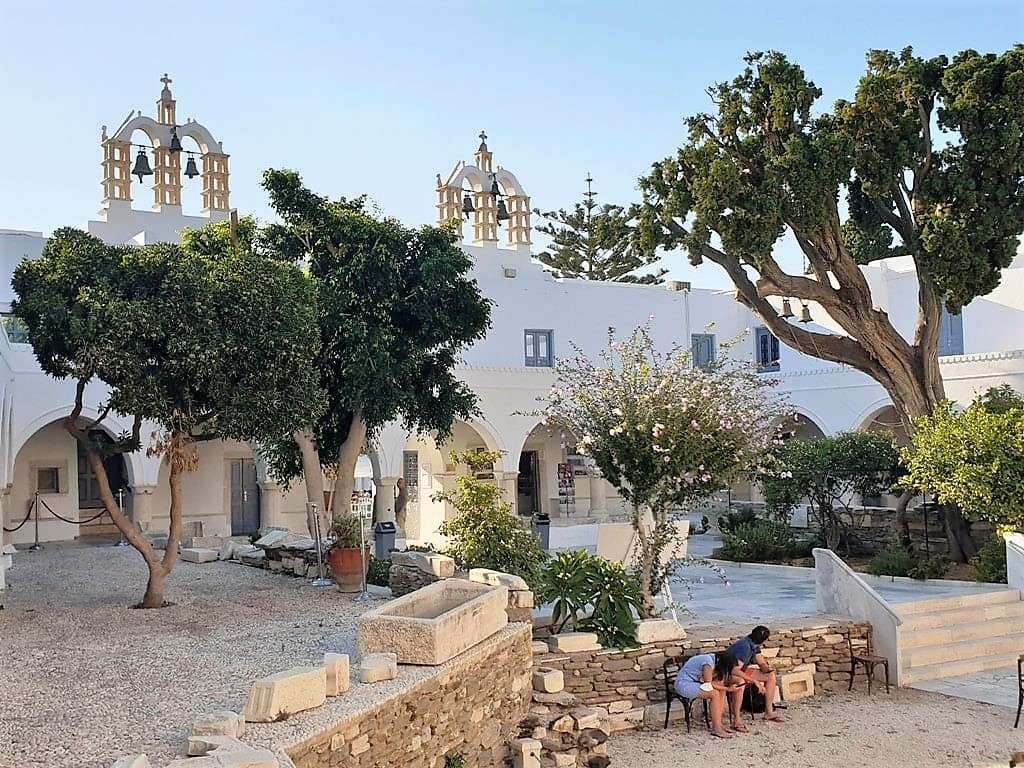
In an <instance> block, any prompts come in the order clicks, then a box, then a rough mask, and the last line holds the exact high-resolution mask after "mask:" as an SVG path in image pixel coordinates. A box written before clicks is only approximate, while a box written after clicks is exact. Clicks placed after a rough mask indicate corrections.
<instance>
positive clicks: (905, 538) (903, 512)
mask: <svg viewBox="0 0 1024 768" xmlns="http://www.w3.org/2000/svg"><path fill="white" fill-rule="evenodd" d="M912 498H913V493H912V492H911V491H910V490H909V489H908V490H906V491H904V492H903V493H901V494H900V498H899V501H897V502H896V530H897V531H898V532H899V537H900V546H901V547H903V549H905V550H907V552H910V553H911V554H913V552H914V540H913V539H912V538H911V536H910V514H909V513H908V512H907V507H908V506H909V505H910V500H911V499H912ZM925 514H928V513H927V511H926V512H925Z"/></svg>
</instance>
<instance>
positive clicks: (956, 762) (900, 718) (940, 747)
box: [608, 689, 1024, 768]
mask: <svg viewBox="0 0 1024 768" xmlns="http://www.w3.org/2000/svg"><path fill="white" fill-rule="evenodd" d="M784 714H785V715H786V716H787V718H788V722H787V723H785V724H781V725H776V724H772V723H764V722H761V721H758V722H757V723H755V724H754V726H753V728H752V730H751V732H750V733H749V734H745V735H742V736H738V737H736V738H733V739H730V740H728V741H722V740H720V739H715V738H712V737H711V736H710V735H709V734H708V732H707V730H706V729H705V728H704V724H703V722H701V723H700V724H699V725H697V724H695V725H694V729H693V732H692V733H691V734H689V735H687V733H686V728H685V726H684V725H682V723H680V724H678V725H673V726H671V727H670V729H669V731H668V732H665V731H661V730H656V731H648V732H643V733H631V734H618V735H616V736H615V737H614V738H612V739H611V740H610V741H609V742H608V746H609V750H608V755H609V757H611V760H612V765H618V766H631V767H632V766H643V768H677V766H680V765H699V766H701V768H741V767H745V766H762V765H777V766H785V768H822V766H841V765H863V766H879V768H922V767H924V766H950V767H952V766H986V767H988V766H993V767H994V766H1006V765H1007V764H1008V761H1009V757H1010V754H1011V752H1012V751H1013V750H1015V749H1016V750H1020V749H1024V732H1021V731H1014V730H1013V728H1012V726H1013V715H1014V713H1013V711H1012V710H1009V709H1005V708H1003V707H996V706H992V705H990V704H979V703H976V702H973V701H964V700H962V699H952V698H949V697H946V696H942V695H940V694H933V693H925V692H922V691H915V690H911V689H901V690H899V691H898V692H896V693H895V694H894V695H892V696H886V695H885V694H884V693H882V694H878V693H877V692H876V693H875V694H874V695H873V696H872V697H871V698H870V699H869V698H868V697H867V695H866V694H865V693H864V692H859V693H858V692H854V693H852V694H847V693H845V692H843V693H839V694H818V695H817V696H815V697H814V698H812V699H806V700H803V701H799V702H795V703H794V704H793V705H792V707H791V708H790V709H789V710H788V711H787V712H785V713H784ZM747 724H748V725H749V722H748V723H747ZM851 760H852V762H851Z"/></svg>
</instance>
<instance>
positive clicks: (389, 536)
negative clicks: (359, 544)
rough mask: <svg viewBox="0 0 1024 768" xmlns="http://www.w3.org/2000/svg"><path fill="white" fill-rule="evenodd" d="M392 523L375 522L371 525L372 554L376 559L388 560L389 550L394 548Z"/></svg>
mask: <svg viewBox="0 0 1024 768" xmlns="http://www.w3.org/2000/svg"><path fill="white" fill-rule="evenodd" d="M396 530H397V529H396V528H395V524H394V523H387V522H382V523H377V524H376V525H375V526H373V556H374V557H375V558H377V559H378V560H390V559H391V550H393V549H394V548H395V531H396Z"/></svg>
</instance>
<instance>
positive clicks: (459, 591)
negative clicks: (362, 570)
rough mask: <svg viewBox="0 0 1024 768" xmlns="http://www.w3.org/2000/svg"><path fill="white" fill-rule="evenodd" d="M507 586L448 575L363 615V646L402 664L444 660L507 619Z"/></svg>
mask: <svg viewBox="0 0 1024 768" xmlns="http://www.w3.org/2000/svg"><path fill="white" fill-rule="evenodd" d="M507 604H508V588H507V587H504V586H500V587H492V586H488V585H486V584H477V583H474V582H471V581H465V580H462V579H444V580H442V581H437V582H435V583H433V584H430V585H428V586H426V587H423V588H422V589H417V590H416V591H415V592H411V593H409V594H408V595H405V596H404V597H400V598H398V599H397V600H392V601H391V602H389V603H387V604H386V605H383V606H381V607H380V608H375V609H373V610H371V611H367V612H366V613H364V614H363V615H362V616H361V617H360V618H359V650H360V651H361V653H362V654H363V655H364V656H365V655H367V654H371V653H383V652H390V653H394V654H397V656H398V662H399V663H400V664H423V665H437V664H444V663H445V662H446V661H448V660H449V659H452V658H454V657H455V656H458V655H459V654H460V653H462V652H463V651H465V650H467V649H469V648H472V647H473V646H474V645H476V644H477V643H480V642H482V641H483V640H486V639H487V638H488V637H490V636H491V635H493V634H494V633H495V632H497V631H498V630H500V629H501V628H502V627H504V626H505V625H506V624H508V615H507V614H506V613H505V608H506V606H507Z"/></svg>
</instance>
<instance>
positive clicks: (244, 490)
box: [230, 459, 260, 536]
mask: <svg viewBox="0 0 1024 768" xmlns="http://www.w3.org/2000/svg"><path fill="white" fill-rule="evenodd" d="M230 462H231V535H232V536H247V535H249V534H250V533H255V532H256V531H258V530H259V529H260V486H259V483H258V482H257V480H256V462H255V461H253V460H252V459H231V460H230Z"/></svg>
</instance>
